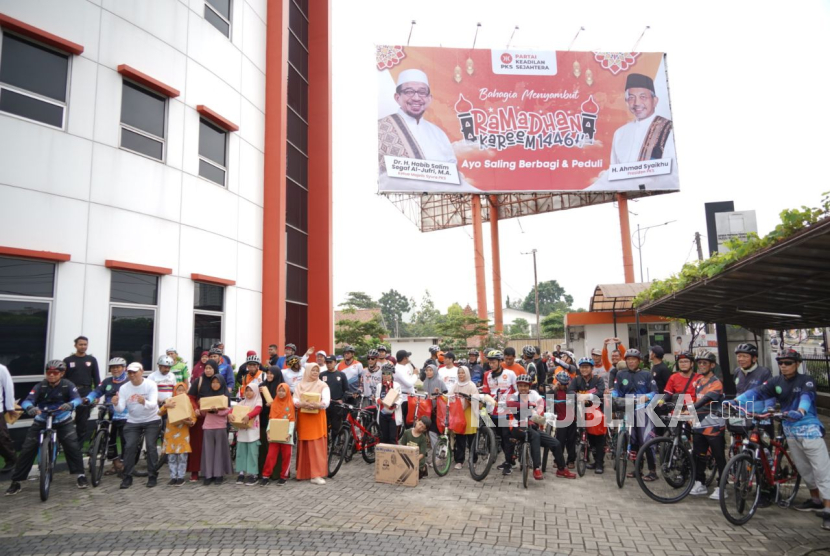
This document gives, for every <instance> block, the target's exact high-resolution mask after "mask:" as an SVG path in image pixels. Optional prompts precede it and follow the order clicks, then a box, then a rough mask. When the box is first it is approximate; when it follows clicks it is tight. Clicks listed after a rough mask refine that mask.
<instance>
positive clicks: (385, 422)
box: [375, 363, 403, 444]
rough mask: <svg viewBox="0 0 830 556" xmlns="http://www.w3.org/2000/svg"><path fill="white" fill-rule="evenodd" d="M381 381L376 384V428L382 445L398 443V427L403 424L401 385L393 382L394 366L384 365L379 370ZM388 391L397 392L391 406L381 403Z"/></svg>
mask: <svg viewBox="0 0 830 556" xmlns="http://www.w3.org/2000/svg"><path fill="white" fill-rule="evenodd" d="M380 372H381V380H380V384H378V387H377V391H376V394H375V397H376V398H377V406H378V426H379V427H380V441H381V442H382V443H383V444H397V443H398V427H399V426H401V425H402V424H403V414H402V411H401V403H400V401H401V385H400V384H398V383H397V382H395V380H394V375H395V366H394V365H392V364H391V363H387V364H386V365H384V366H383V367H382V368H381V370H380ZM390 390H394V391H396V392H397V397H396V402H395V403H393V404H392V405H391V406H388V405H386V404H384V403H383V400H384V399H385V398H386V395H387V394H389V391H390Z"/></svg>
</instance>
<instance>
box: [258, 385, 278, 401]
mask: <svg viewBox="0 0 830 556" xmlns="http://www.w3.org/2000/svg"><path fill="white" fill-rule="evenodd" d="M259 391H260V392H261V393H262V397H263V398H265V403H271V402H273V401H274V398H273V396H271V391H270V390H268V387H267V386H260V387H259Z"/></svg>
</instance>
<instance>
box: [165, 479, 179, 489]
mask: <svg viewBox="0 0 830 556" xmlns="http://www.w3.org/2000/svg"><path fill="white" fill-rule="evenodd" d="M178 483H179V480H178V479H170V482H168V483H167V486H171V487H172V486H176V485H177V484H178Z"/></svg>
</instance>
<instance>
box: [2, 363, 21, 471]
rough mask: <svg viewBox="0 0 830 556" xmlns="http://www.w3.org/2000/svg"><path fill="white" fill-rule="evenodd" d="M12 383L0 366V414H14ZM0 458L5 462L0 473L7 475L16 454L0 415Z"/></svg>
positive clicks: (6, 372) (3, 418)
mask: <svg viewBox="0 0 830 556" xmlns="http://www.w3.org/2000/svg"><path fill="white" fill-rule="evenodd" d="M14 412H15V411H14V381H12V375H11V374H10V373H9V370H8V369H7V368H6V367H5V366H3V365H0V414H8V415H13V414H14ZM0 457H2V458H3V459H4V460H5V461H6V465H5V466H4V467H3V469H0V473H8V472H9V471H11V470H12V469H14V464H15V463H16V462H17V454H16V453H15V451H14V443H12V438H11V436H10V435H9V429H8V428H7V427H6V419H5V416H4V415H0Z"/></svg>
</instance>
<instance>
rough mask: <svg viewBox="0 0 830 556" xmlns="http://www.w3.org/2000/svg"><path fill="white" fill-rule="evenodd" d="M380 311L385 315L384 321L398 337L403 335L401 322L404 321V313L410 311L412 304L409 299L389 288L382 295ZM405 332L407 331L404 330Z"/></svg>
mask: <svg viewBox="0 0 830 556" xmlns="http://www.w3.org/2000/svg"><path fill="white" fill-rule="evenodd" d="M379 302H380V312H381V314H382V315H383V321H384V322H385V323H386V326H388V327H389V329H390V332H392V333H393V334H395V336H396V337H398V338H400V337H401V326H400V325H401V324H402V321H403V314H404V313H408V312H409V311H410V310H411V309H412V306H411V305H410V304H409V300H408V299H407V298H406V297H404V296H403V295H401V294H400V293H399V292H398V291H396V290H389V291H388V292H385V293H384V294H383V295H381V296H380V299H379ZM404 333H405V332H404Z"/></svg>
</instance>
